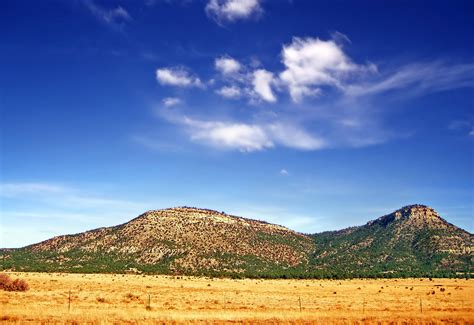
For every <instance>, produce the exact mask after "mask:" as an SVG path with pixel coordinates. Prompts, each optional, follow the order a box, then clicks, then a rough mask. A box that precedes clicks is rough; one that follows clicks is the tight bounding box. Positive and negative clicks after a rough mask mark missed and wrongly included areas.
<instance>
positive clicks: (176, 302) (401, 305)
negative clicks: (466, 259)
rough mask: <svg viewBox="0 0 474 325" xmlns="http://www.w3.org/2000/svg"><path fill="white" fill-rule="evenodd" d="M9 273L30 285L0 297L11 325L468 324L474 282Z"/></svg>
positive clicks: (473, 317)
mask: <svg viewBox="0 0 474 325" xmlns="http://www.w3.org/2000/svg"><path fill="white" fill-rule="evenodd" d="M9 274H10V275H11V276H12V277H13V278H16V277H21V278H23V279H26V280H27V281H28V283H29V284H30V290H29V291H27V292H5V291H0V319H1V320H2V321H6V322H13V323H25V322H34V323H41V322H43V323H48V324H49V323H94V324H95V323H114V322H116V323H140V324H142V323H219V324H221V323H235V322H244V323H261V324H264V323H265V324H267V323H277V322H283V323H292V324H308V323H313V322H319V323H360V324H362V323H363V324H369V323H380V322H381V323H389V322H391V321H394V322H393V323H405V322H408V323H419V324H425V323H426V324H428V323H442V322H443V323H460V324H473V323H474V299H473V297H474V281H473V280H464V279H433V280H432V281H430V280H429V279H385V280H251V279H246V280H231V279H208V278H196V277H171V276H142V275H121V274H120V275H119V274H117V275H102V274H101V275H99V274H46V273H9ZM69 292H70V297H71V303H70V309H69ZM300 302H301V304H300ZM148 305H149V306H148ZM206 320H207V321H206Z"/></svg>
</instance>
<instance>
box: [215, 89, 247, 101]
mask: <svg viewBox="0 0 474 325" xmlns="http://www.w3.org/2000/svg"><path fill="white" fill-rule="evenodd" d="M216 93H218V94H219V95H221V96H222V97H224V98H232V99H235V98H239V97H240V96H241V95H242V91H241V90H240V88H239V87H237V86H224V87H222V88H220V89H218V90H216Z"/></svg>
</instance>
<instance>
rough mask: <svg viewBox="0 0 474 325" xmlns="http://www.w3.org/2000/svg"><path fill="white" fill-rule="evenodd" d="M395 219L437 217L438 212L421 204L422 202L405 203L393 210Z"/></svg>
mask: <svg viewBox="0 0 474 325" xmlns="http://www.w3.org/2000/svg"><path fill="white" fill-rule="evenodd" d="M394 214H395V219H397V220H398V219H413V218H421V219H439V218H440V216H439V214H438V213H437V212H436V211H435V210H434V209H432V208H430V207H428V206H426V205H422V204H413V205H407V206H405V207H403V208H401V209H398V210H397V211H395V212H394Z"/></svg>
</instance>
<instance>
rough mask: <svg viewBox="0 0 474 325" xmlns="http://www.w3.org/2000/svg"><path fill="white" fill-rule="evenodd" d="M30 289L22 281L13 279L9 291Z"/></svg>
mask: <svg viewBox="0 0 474 325" xmlns="http://www.w3.org/2000/svg"><path fill="white" fill-rule="evenodd" d="M29 288H30V286H29V285H28V283H27V282H26V281H25V280H23V279H15V280H14V281H13V282H12V285H11V289H10V291H27V290H28V289H29Z"/></svg>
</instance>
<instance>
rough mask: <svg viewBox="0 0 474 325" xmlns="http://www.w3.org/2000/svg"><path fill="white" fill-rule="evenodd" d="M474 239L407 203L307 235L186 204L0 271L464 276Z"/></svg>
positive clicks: (50, 245) (68, 240)
mask: <svg viewBox="0 0 474 325" xmlns="http://www.w3.org/2000/svg"><path fill="white" fill-rule="evenodd" d="M473 251H474V236H473V235H472V234H470V233H468V232H466V231H464V230H462V229H460V228H457V227H456V226H454V225H452V224H450V223H448V222H446V221H445V220H444V219H442V218H441V217H440V216H439V215H438V214H437V213H436V212H435V211H434V210H433V209H431V208H429V207H426V206H422V205H412V206H407V207H404V208H402V209H399V210H397V211H395V212H393V213H391V214H388V215H386V216H383V217H380V218H378V219H376V220H373V221H370V222H368V223H367V224H366V225H363V226H359V227H352V228H348V229H344V230H340V231H332V232H324V233H320V234H314V235H305V234H301V233H297V232H295V231H292V230H290V229H288V228H285V227H282V226H278V225H274V224H269V223H266V222H262V221H257V220H252V219H246V218H242V217H237V216H231V215H227V214H225V213H221V212H217V211H213V210H207V209H197V208H189V207H181V208H172V209H165V210H154V211H148V212H146V213H144V214H142V215H140V216H138V217H137V218H135V219H133V220H131V221H130V222H127V223H125V224H122V225H118V226H115V227H108V228H99V229H95V230H91V231H87V232H84V233H80V234H75V235H66V236H58V237H54V238H52V239H49V240H46V241H44V242H41V243H38V244H34V245H30V246H27V247H24V248H20V249H4V250H0V269H1V270H16V271H56V272H59V271H63V272H104V273H108V272H117V273H121V272H147V273H164V274H193V275H212V276H232V277H301V278H306V277H333V278H341V277H358V276H359V277H375V276H377V277H380V276H384V277H392V276H401V277H406V276H461V275H462V276H470V275H471V274H472V273H473V256H472V253H473Z"/></svg>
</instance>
